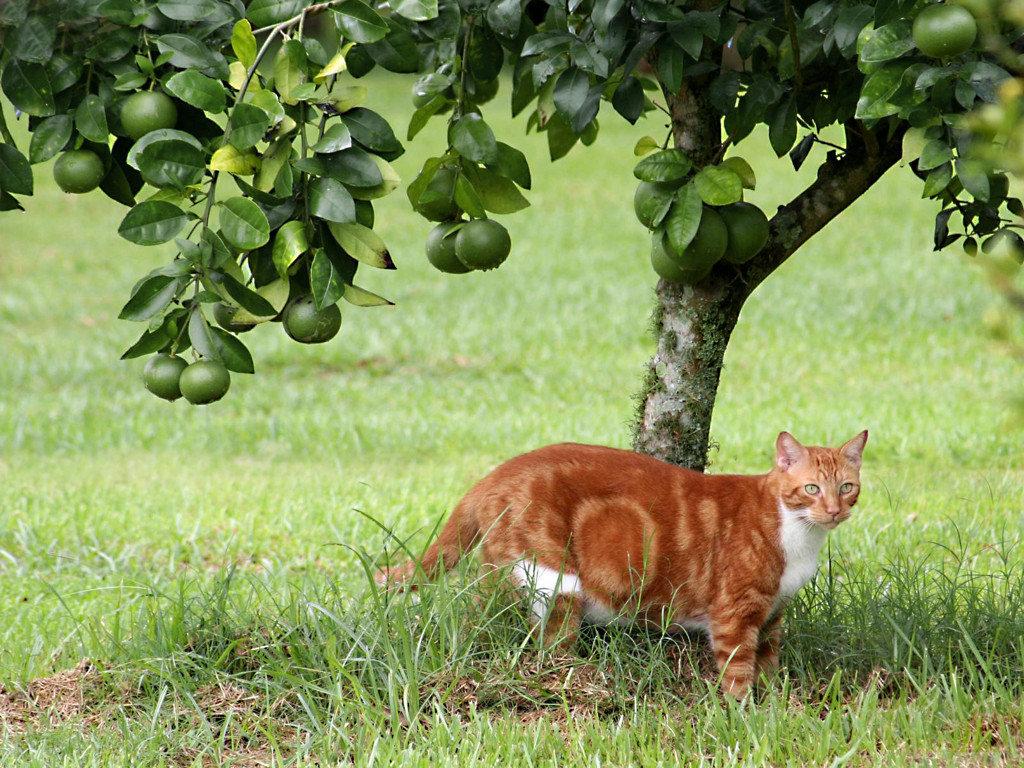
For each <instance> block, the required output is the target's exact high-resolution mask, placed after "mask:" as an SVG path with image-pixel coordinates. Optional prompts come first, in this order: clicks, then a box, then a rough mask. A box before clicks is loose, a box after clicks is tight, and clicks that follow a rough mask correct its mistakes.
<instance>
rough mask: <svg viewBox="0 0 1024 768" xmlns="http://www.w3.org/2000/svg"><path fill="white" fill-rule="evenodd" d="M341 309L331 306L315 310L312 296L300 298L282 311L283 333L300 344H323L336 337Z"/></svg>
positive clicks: (339, 327) (335, 305)
mask: <svg viewBox="0 0 1024 768" xmlns="http://www.w3.org/2000/svg"><path fill="white" fill-rule="evenodd" d="M340 329H341V308H340V307H338V305H337V304H331V305H330V306H329V307H324V308H323V309H317V308H316V302H315V301H313V297H312V296H309V295H307V296H300V297H299V298H297V299H295V301H293V302H292V303H291V304H289V305H288V306H287V307H285V310H284V331H285V333H287V334H288V335H289V336H290V337H291V338H293V339H295V341H298V342H300V343H302V344H323V343H324V342H325V341H330V340H331V339H333V338H334V337H335V336H337V335H338V331H339V330H340Z"/></svg>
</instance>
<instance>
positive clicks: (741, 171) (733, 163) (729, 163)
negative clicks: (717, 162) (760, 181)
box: [721, 156, 757, 189]
mask: <svg viewBox="0 0 1024 768" xmlns="http://www.w3.org/2000/svg"><path fill="white" fill-rule="evenodd" d="M721 166H722V167H723V168H728V169H729V170H730V171H732V172H733V173H735V174H736V175H737V176H739V177H740V183H741V184H742V185H743V188H744V189H754V188H756V187H757V178H756V177H755V176H754V169H753V168H751V167H750V163H748V162H747V161H746V160H744V159H743V158H742V157H737V156H733V157H727V158H725V160H723V161H722V163H721Z"/></svg>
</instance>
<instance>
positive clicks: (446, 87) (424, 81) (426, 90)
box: [412, 72, 451, 109]
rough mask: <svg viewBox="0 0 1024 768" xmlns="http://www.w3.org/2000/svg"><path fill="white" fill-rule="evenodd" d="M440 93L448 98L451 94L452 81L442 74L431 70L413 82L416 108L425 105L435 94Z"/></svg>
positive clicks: (413, 97) (413, 98)
mask: <svg viewBox="0 0 1024 768" xmlns="http://www.w3.org/2000/svg"><path fill="white" fill-rule="evenodd" d="M440 95H443V96H445V97H446V98H447V97H450V96H451V82H450V80H449V78H447V77H445V76H444V75H442V74H439V73H437V72H431V73H430V74H427V75H424V76H423V77H421V78H420V79H419V80H417V81H416V82H415V83H413V86H412V103H413V106H414V107H416V109H419V108H420V107H425V106H426V105H427V104H429V103H430V102H431V101H433V99H434V97H435V96H440Z"/></svg>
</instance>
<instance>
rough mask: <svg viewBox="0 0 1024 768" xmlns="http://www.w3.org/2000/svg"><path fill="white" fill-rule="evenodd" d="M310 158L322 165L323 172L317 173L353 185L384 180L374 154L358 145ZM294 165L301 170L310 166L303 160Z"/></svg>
mask: <svg viewBox="0 0 1024 768" xmlns="http://www.w3.org/2000/svg"><path fill="white" fill-rule="evenodd" d="M308 159H310V160H317V161H319V162H320V164H321V165H322V167H323V173H317V174H316V175H318V176H319V175H323V176H328V177H330V178H332V179H336V180H337V181H340V182H341V183H342V184H347V185H349V186H352V187H375V186H377V185H378V184H380V183H382V182H383V181H384V176H383V174H381V171H380V167H379V166H378V165H377V163H376V161H375V160H374V159H373V156H372V155H370V154H368V153H366V152H364V151H363V150H361V149H359V148H357V147H351V148H350V149H343V150H341V151H339V152H332V153H331V154H329V155H323V156H321V157H317V158H308ZM294 166H295V167H296V168H298V169H299V170H305V169H306V168H307V167H308V166H306V165H305V164H304V163H303V162H302V161H301V160H297V161H295V163H294ZM311 170H314V171H315V169H311Z"/></svg>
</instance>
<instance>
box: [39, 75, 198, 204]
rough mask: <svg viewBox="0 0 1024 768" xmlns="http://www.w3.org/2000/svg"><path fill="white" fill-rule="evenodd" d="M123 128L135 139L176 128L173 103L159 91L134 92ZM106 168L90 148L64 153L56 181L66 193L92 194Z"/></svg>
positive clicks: (124, 111) (126, 102)
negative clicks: (153, 132) (161, 130)
mask: <svg viewBox="0 0 1024 768" xmlns="http://www.w3.org/2000/svg"><path fill="white" fill-rule="evenodd" d="M120 118H121V127H122V128H123V129H124V132H125V133H126V134H127V135H128V136H130V137H131V138H133V139H141V138H142V137H143V136H145V135H146V134H147V133H150V132H151V131H156V130H159V129H161V128H173V127H174V124H175V123H176V122H177V121H178V108H177V107H175V106H174V100H173V99H171V97H170V96H168V95H167V94H165V93H161V92H160V91H140V92H138V93H133V94H132V95H131V96H129V97H128V98H127V99H125V100H124V101H123V102H122V103H121V111H120ZM107 170H108V168H107V166H106V164H105V163H104V161H103V158H101V157H100V156H99V155H98V154H97V153H95V152H93V151H92V150H91V149H72V150H68V151H67V152H64V153H63V154H62V155H61V156H60V157H58V158H57V162H55V163H54V164H53V179H54V181H56V182H57V186H58V187H60V188H61V189H62V190H64V191H65V192H70V193H73V194H76V195H80V194H84V193H85V192H92V191H93V190H94V189H96V187H98V186H99V185H100V183H101V182H102V181H103V178H104V176H106V175H107Z"/></svg>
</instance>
